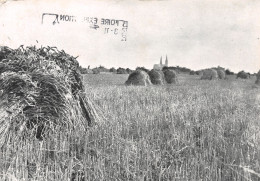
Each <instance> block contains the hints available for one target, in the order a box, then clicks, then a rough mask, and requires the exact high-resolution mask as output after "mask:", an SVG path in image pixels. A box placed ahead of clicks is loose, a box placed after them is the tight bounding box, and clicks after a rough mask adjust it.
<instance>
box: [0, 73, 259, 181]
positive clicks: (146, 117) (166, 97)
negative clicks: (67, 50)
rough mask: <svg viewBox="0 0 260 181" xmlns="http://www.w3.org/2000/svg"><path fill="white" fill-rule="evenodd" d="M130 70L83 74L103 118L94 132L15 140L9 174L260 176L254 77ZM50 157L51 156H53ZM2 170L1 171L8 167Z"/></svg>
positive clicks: (8, 156)
mask: <svg viewBox="0 0 260 181" xmlns="http://www.w3.org/2000/svg"><path fill="white" fill-rule="evenodd" d="M126 79H127V75H115V74H100V75H84V83H85V87H86V93H87V95H88V96H89V97H91V98H92V99H93V101H94V102H95V103H96V104H97V105H98V106H99V107H100V110H102V112H103V116H104V120H103V122H101V123H99V124H98V125H96V126H94V127H92V128H90V129H89V130H88V132H85V133H82V132H71V133H70V134H69V135H70V137H66V136H64V135H61V134H59V133H58V132H57V133H53V135H52V137H51V138H49V139H47V140H44V141H37V140H35V139H32V140H30V141H28V142H27V143H20V142H17V144H13V145H10V146H9V147H7V148H5V150H2V152H1V155H0V162H1V163H3V164H2V165H1V166H0V178H2V179H7V180H8V179H9V180H12V179H13V180H15V179H17V180H27V179H29V180H260V88H257V87H255V86H254V81H255V77H253V78H251V79H249V80H241V79H235V78H234V77H229V80H214V81H208V80H199V77H198V76H190V75H184V74H181V75H180V81H179V83H178V84H177V85H165V86H147V87H141V86H129V87H126V86H124V85H123V84H124V82H125V81H126ZM46 160H47V161H46ZM1 170H2V171H1Z"/></svg>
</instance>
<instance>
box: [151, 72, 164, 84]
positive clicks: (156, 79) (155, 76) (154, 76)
mask: <svg viewBox="0 0 260 181" xmlns="http://www.w3.org/2000/svg"><path fill="white" fill-rule="evenodd" d="M148 75H149V77H150V79H151V82H152V84H154V85H163V84H164V74H163V72H162V71H161V70H155V69H152V70H151V71H149V72H148Z"/></svg>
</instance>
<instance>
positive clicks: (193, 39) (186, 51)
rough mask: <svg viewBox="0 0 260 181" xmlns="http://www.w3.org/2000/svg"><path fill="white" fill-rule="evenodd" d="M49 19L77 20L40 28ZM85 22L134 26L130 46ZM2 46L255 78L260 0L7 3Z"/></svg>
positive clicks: (1, 18)
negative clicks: (109, 21) (107, 21)
mask: <svg viewBox="0 0 260 181" xmlns="http://www.w3.org/2000/svg"><path fill="white" fill-rule="evenodd" d="M43 13H55V14H59V15H63V14H64V15H73V16H76V17H77V22H64V21H59V24H55V25H53V24H52V23H51V22H52V20H51V16H48V17H47V16H45V17H46V18H45V19H44V23H43V24H42V23H41V19H42V14H43ZM84 17H96V18H98V24H99V25H100V20H101V19H102V18H108V19H116V20H126V21H128V30H127V40H126V41H121V37H120V36H121V34H117V35H114V34H113V32H109V33H108V34H105V33H104V32H105V28H110V29H111V30H112V29H114V28H119V27H116V26H101V25H100V27H99V28H98V29H97V30H95V29H91V28H89V24H87V23H86V22H83V19H84ZM45 20H46V21H45ZM121 28H122V27H120V29H119V30H120V31H121ZM36 40H37V41H38V43H37V42H36ZM0 44H1V45H7V46H10V47H12V48H17V47H19V46H20V45H21V44H22V45H25V46H28V45H37V46H41V45H43V46H47V45H49V46H56V47H58V48H59V49H64V50H65V51H66V52H68V53H70V54H72V55H74V56H79V58H78V60H79V62H80V64H81V65H82V66H84V67H87V66H88V65H90V66H91V67H92V68H93V67H95V66H99V65H104V66H105V67H108V68H110V67H130V68H135V67H137V66H145V67H147V68H152V67H153V64H155V63H159V60H160V57H161V56H163V59H165V55H166V54H167V55H168V59H169V65H171V66H177V65H179V66H182V67H188V68H191V69H195V70H198V69H202V68H209V67H213V66H218V65H219V66H222V67H225V68H229V69H231V70H233V71H235V72H237V71H239V70H245V71H249V72H257V71H258V70H259V69H260V1H257V0H229V1H226V0H207V1H205V0H174V1H137V0H131V1H130V0H129V1H128V0H122V1H120V0H117V1H116V0H114V1H112V0H111V1H105V0H104V1H101V0H99V1H97V0H96V1H87V2H83V1H61V0H60V1H57V0H56V1H12V2H11V1H8V2H6V3H3V4H2V5H1V6H0Z"/></svg>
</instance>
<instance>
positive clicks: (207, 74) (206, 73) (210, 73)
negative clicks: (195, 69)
mask: <svg viewBox="0 0 260 181" xmlns="http://www.w3.org/2000/svg"><path fill="white" fill-rule="evenodd" d="M217 78H218V72H217V71H216V70H214V69H205V70H203V74H202V76H201V79H202V80H214V79H217Z"/></svg>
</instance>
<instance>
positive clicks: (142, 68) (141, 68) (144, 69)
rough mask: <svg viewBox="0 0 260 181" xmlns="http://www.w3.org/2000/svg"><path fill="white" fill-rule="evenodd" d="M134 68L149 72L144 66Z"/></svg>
mask: <svg viewBox="0 0 260 181" xmlns="http://www.w3.org/2000/svg"><path fill="white" fill-rule="evenodd" d="M135 70H143V71H145V72H149V70H148V69H147V68H145V67H136V69H135Z"/></svg>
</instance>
